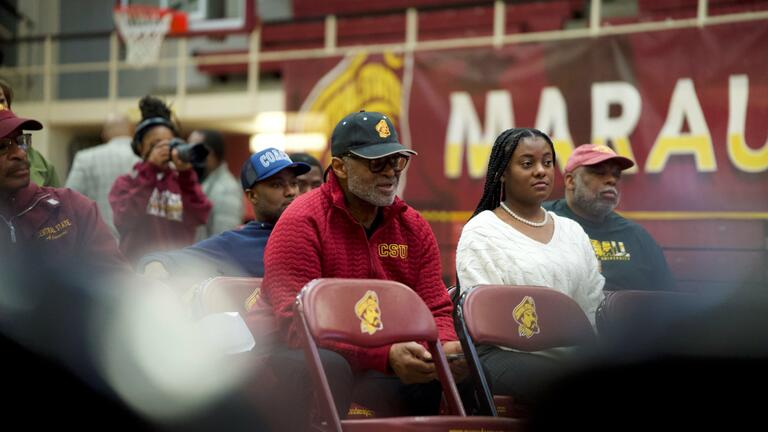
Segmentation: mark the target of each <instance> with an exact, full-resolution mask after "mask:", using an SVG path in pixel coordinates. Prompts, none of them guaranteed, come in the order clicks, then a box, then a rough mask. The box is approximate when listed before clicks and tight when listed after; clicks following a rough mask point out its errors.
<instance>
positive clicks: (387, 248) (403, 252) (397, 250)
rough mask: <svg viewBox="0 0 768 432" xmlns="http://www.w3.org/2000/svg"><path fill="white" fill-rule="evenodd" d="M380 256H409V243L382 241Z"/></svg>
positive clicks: (402, 257) (404, 257)
mask: <svg viewBox="0 0 768 432" xmlns="http://www.w3.org/2000/svg"><path fill="white" fill-rule="evenodd" d="M379 256H380V257H383V258H387V257H389V258H400V259H406V258H408V245H404V244H397V243H380V244H379Z"/></svg>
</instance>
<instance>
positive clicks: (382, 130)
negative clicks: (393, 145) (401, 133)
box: [376, 119, 391, 138]
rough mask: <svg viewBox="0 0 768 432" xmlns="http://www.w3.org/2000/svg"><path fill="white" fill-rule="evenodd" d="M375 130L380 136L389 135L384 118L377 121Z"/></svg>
mask: <svg viewBox="0 0 768 432" xmlns="http://www.w3.org/2000/svg"><path fill="white" fill-rule="evenodd" d="M376 132H378V133H379V137H380V138H386V137H388V136H390V135H391V132H389V126H387V122H386V120H384V119H381V120H379V122H378V123H376Z"/></svg>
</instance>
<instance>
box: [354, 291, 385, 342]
mask: <svg viewBox="0 0 768 432" xmlns="http://www.w3.org/2000/svg"><path fill="white" fill-rule="evenodd" d="M355 315H357V317H358V318H360V332H361V333H368V334H369V335H372V334H374V333H376V332H377V331H379V330H381V329H383V328H384V323H383V322H382V321H381V309H379V296H378V295H377V294H376V292H375V291H367V292H366V293H365V295H364V296H363V297H362V298H361V299H360V300H358V301H357V303H355Z"/></svg>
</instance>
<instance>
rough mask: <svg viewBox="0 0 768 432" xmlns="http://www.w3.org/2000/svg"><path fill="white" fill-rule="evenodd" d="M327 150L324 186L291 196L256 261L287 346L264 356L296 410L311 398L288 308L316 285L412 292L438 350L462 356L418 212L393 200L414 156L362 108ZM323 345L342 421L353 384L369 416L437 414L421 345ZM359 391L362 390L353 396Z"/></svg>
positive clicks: (433, 247)
mask: <svg viewBox="0 0 768 432" xmlns="http://www.w3.org/2000/svg"><path fill="white" fill-rule="evenodd" d="M331 153H332V156H333V160H332V163H331V167H330V169H329V172H328V173H327V175H328V179H327V182H326V183H325V184H324V185H323V186H322V187H320V188H319V189H315V190H313V191H311V192H309V193H306V194H304V195H302V196H300V197H299V198H297V199H296V200H295V201H294V202H293V203H292V204H291V206H290V207H288V209H287V210H286V211H285V212H284V213H283V215H282V217H281V218H280V220H279V221H278V223H277V225H276V226H275V229H274V231H273V232H272V236H271V237H270V240H269V244H268V245H267V249H266V252H265V258H264V261H265V263H264V264H265V275H264V281H263V284H262V292H263V294H264V297H265V300H266V301H267V302H268V303H269V304H271V306H272V309H273V311H274V313H275V316H276V323H277V326H278V328H279V332H280V336H281V337H282V339H283V342H284V344H285V346H284V347H283V348H278V349H277V350H276V352H275V353H274V355H273V357H272V360H273V363H274V365H273V370H275V371H277V374H278V377H279V379H280V380H281V383H285V384H281V386H283V388H284V391H286V392H289V393H291V394H290V396H289V397H291V398H292V399H291V400H292V401H293V402H294V404H295V403H296V401H304V402H306V403H308V402H307V401H308V400H309V396H310V395H309V393H308V390H306V389H308V388H309V386H307V385H306V383H307V382H308V377H307V375H306V371H305V369H306V365H305V364H304V363H303V357H302V353H301V351H300V350H298V348H299V331H298V329H297V327H296V325H295V323H294V320H293V303H294V300H295V298H296V295H297V294H298V292H299V290H301V288H302V287H303V286H304V285H305V284H306V283H308V282H309V281H311V280H313V279H315V278H322V277H325V278H359V279H388V280H394V281H398V282H401V283H403V284H405V285H407V286H409V287H411V288H412V289H413V290H414V291H415V292H416V293H417V294H419V296H420V297H421V298H422V299H423V300H424V303H426V305H427V306H428V307H429V309H430V310H431V311H432V314H433V315H434V317H435V322H436V324H437V327H438V331H439V335H440V340H442V341H447V342H445V343H444V345H443V348H444V350H445V352H446V353H447V354H457V353H460V352H461V346H460V344H459V342H457V337H456V334H455V332H454V327H453V320H452V317H451V314H452V304H451V300H450V298H449V297H448V294H447V291H446V288H445V285H444V284H443V282H442V279H441V276H440V275H441V272H440V256H439V251H438V247H437V242H436V240H435V237H434V234H433V233H432V230H431V228H430V226H429V224H428V223H427V222H426V221H425V220H424V219H423V218H422V217H421V215H419V213H417V212H416V211H415V210H414V209H412V208H411V207H409V206H408V205H407V204H405V202H403V201H402V200H400V198H398V197H397V196H396V193H397V189H398V185H399V180H400V175H401V173H402V171H403V169H405V167H406V165H407V164H408V161H409V158H410V157H411V156H413V155H415V154H416V152H414V151H413V150H410V149H408V148H406V147H404V146H403V145H402V144H400V143H399V142H398V139H397V133H396V131H395V128H394V125H393V124H392V121H391V120H390V119H389V118H388V117H387V116H385V115H382V114H380V113H376V112H363V111H361V112H358V113H353V114H350V115H348V116H346V117H345V118H343V119H342V120H341V121H340V122H339V123H338V124H337V125H336V128H335V129H334V131H333V135H332V137H331ZM326 348H330V349H324V350H321V358H322V359H323V362H324V364H325V365H326V370H327V372H328V376H329V381H330V384H331V386H332V390H333V394H334V398H335V399H336V406H337V409H338V410H339V414H340V415H341V416H342V418H343V417H344V416H345V415H346V414H347V408H348V405H349V403H350V399H351V398H352V387H353V382H354V387H355V388H356V390H355V392H354V400H355V401H356V402H363V405H365V406H366V407H369V408H374V410H375V411H376V413H377V415H381V414H385V415H386V414H388V413H392V412H393V411H394V412H398V413H401V414H411V415H419V414H421V415H425V414H437V412H438V408H439V403H440V386H439V383H438V382H437V381H436V372H435V367H434V364H433V363H432V362H431V358H430V354H429V352H428V351H427V350H426V349H425V348H424V347H423V346H422V345H421V344H419V343H416V342H415V341H414V342H408V343H399V344H394V345H391V346H384V347H381V348H376V349H371V348H361V347H357V346H350V345H341V344H337V345H333V346H330V347H326ZM452 367H453V368H454V374H455V375H458V376H459V377H461V376H462V375H464V374H466V363H464V362H463V361H457V362H452ZM360 388H364V389H365V390H363V391H362V392H358V391H357V389H360ZM366 396H368V397H371V396H373V398H371V400H367V399H366ZM300 403H301V402H300ZM293 408H294V410H293V412H294V413H295V412H297V411H296V410H295V405H293ZM294 417H296V416H295V414H294Z"/></svg>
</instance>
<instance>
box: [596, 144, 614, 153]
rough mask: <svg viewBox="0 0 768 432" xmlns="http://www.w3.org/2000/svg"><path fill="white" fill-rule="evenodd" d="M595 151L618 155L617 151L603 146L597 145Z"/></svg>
mask: <svg viewBox="0 0 768 432" xmlns="http://www.w3.org/2000/svg"><path fill="white" fill-rule="evenodd" d="M595 150H597V151H599V152H602V153H610V154H615V153H616V152H615V151H613V149H611V148H610V147H608V146H607V145H603V144H600V145H596V146H595Z"/></svg>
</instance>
